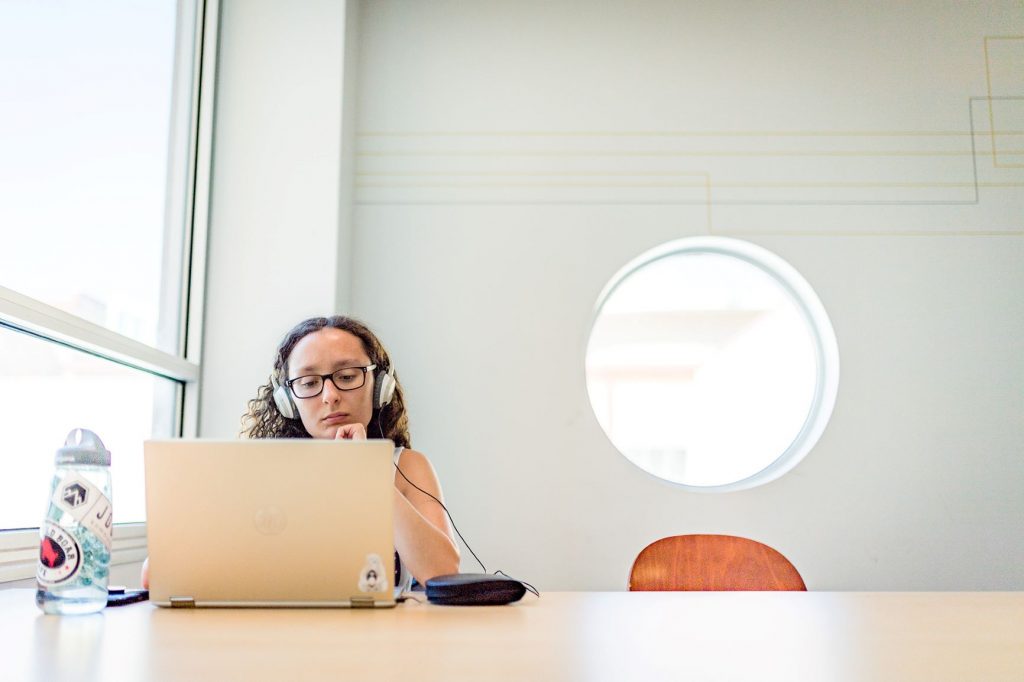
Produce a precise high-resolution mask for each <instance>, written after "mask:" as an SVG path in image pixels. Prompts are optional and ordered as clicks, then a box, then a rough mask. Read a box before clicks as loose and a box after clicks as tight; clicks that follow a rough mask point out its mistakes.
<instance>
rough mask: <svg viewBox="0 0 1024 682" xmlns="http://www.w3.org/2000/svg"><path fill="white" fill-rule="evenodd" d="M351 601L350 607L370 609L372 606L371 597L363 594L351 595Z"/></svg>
mask: <svg viewBox="0 0 1024 682" xmlns="http://www.w3.org/2000/svg"><path fill="white" fill-rule="evenodd" d="M349 601H350V602H352V608H354V609H372V608H373V597H370V596H367V595H365V594H361V595H357V596H353V597H352V598H351V599H349Z"/></svg>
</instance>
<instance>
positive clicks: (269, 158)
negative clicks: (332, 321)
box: [201, 0, 1024, 590]
mask: <svg viewBox="0 0 1024 682" xmlns="http://www.w3.org/2000/svg"><path fill="white" fill-rule="evenodd" d="M348 13H349V25H348V26H349V30H350V31H351V29H352V28H353V24H352V21H353V20H354V9H353V8H352V7H349V9H348ZM344 14H345V11H344V8H343V6H342V3H340V2H336V3H316V2H304V3H299V4H298V5H293V4H289V5H288V6H287V8H285V7H280V8H278V7H277V6H276V5H275V4H274V3H269V2H259V3H241V2H237V1H235V2H231V1H229V2H226V3H225V7H224V13H223V16H222V30H223V35H222V36H221V61H220V74H219V79H220V87H219V91H218V97H219V100H218V107H217V137H216V140H215V175H214V193H213V214H212V216H211V218H212V219H211V252H210V262H209V270H210V272H209V279H208V284H207V287H208V295H209V298H208V302H207V320H206V342H205V346H204V357H203V361H204V375H203V381H204V388H203V391H204V393H203V412H202V423H201V430H202V434H203V435H205V436H230V435H232V434H233V433H235V431H236V430H237V426H236V424H237V418H238V415H239V414H240V413H241V412H242V410H243V409H244V401H245V399H247V398H249V397H251V396H252V394H253V392H254V390H255V386H256V385H257V384H258V383H259V382H260V381H262V380H265V376H266V374H267V372H268V371H269V367H270V360H271V355H272V352H273V349H274V346H275V344H276V342H277V340H278V339H279V337H280V335H281V334H282V333H283V331H284V330H285V329H286V328H287V327H288V326H289V325H290V324H291V323H292V322H294V321H296V320H297V319H299V318H301V317H303V316H305V315H308V314H320V313H323V312H327V311H328V310H339V311H342V312H354V313H355V314H357V315H359V316H361V317H363V318H364V319H366V320H367V321H368V322H369V323H370V324H371V325H372V326H374V327H375V328H376V329H377V330H378V331H379V332H380V334H381V335H382V337H383V339H384V341H385V343H386V344H387V345H388V346H389V349H390V350H391V352H392V355H393V357H395V359H396V363H397V365H398V370H399V374H400V377H401V379H402V381H403V384H404V385H405V386H406V390H407V393H408V395H409V401H410V407H411V415H412V433H413V439H414V445H415V446H417V447H418V448H419V449H422V450H423V451H425V452H426V453H427V454H428V455H429V456H430V457H431V458H432V460H433V461H434V463H435V466H436V467H437V469H438V471H439V473H440V476H441V479H442V482H443V484H444V487H445V492H446V495H447V498H448V501H449V503H450V507H451V509H452V512H453V514H454V516H455V520H456V523H457V524H458V526H459V528H460V529H461V530H462V532H463V534H464V535H465V536H466V537H467V538H468V539H469V540H470V542H471V544H472V545H473V547H474V549H476V551H477V553H478V554H480V555H481V557H482V558H483V559H484V560H485V561H486V562H487V567H488V569H490V570H494V569H496V568H502V569H504V570H505V571H507V572H510V573H513V574H516V575H519V576H521V577H523V578H524V579H527V580H530V581H531V582H534V583H535V584H536V585H537V586H538V587H540V588H541V589H611V590H614V589H623V588H624V586H625V583H626V576H627V573H628V570H629V566H630V564H631V562H632V559H633V557H634V556H635V555H636V553H637V552H638V551H639V550H640V549H642V548H643V547H644V546H645V545H646V544H647V543H648V542H650V541H652V540H654V539H656V538H658V537H661V536H664V535H669V534H674V533H686V532H722V533H733V534H738V535H746V536H749V537H753V538H756V539H759V540H761V541H764V542H767V543H768V544H771V545H773V546H774V547H776V548H777V549H779V550H780V551H782V552H783V553H784V554H786V555H787V556H789V557H790V558H791V559H792V560H793V561H794V563H795V564H796V565H797V567H798V568H799V569H800V571H801V573H802V574H803V575H804V577H805V579H806V581H807V583H808V585H809V587H810V588H811V589H912V590H926V589H1024V569H1022V568H1021V566H1024V533H1022V531H1021V530H1020V529H1019V528H1018V523H1017V520H1018V519H1019V518H1021V517H1022V515H1024V496H1022V495H1021V494H1020V492H1019V491H1020V489H1021V484H1022V483H1024V457H1022V456H1021V455H1022V454H1024V453H1022V444H1024V353H1021V352H1020V350H1021V349H1020V343H1019V341H1018V339H1020V338H1021V336H1022V333H1024V302H1022V299H1021V296H1020V294H1019V292H1020V291H1024V265H1022V263H1024V239H1022V235H1024V229H1022V228H1024V225H1022V219H1021V216H1024V191H1022V187H1021V185H1022V183H1024V171H1022V170H1021V169H1020V168H1016V167H1014V166H1015V165H1017V164H1020V163H1022V162H1024V159H1022V158H1021V156H1019V155H1013V154H1012V152H1014V151H1016V150H1019V148H1020V139H1021V138H1020V137H1018V136H1014V135H998V136H996V139H995V140H992V136H991V135H990V134H989V128H988V124H989V111H988V102H987V101H984V100H978V99H975V100H973V101H972V100H971V98H978V97H983V96H986V95H987V93H988V91H989V88H990V87H991V88H992V95H993V96H1016V95H1020V96H1024V85H1022V84H1021V83H1020V82H1018V81H1017V80H1015V79H1017V78H1018V76H1019V72H1020V70H1019V69H1015V68H1012V67H1013V65H1014V64H1017V63H1018V62H1017V61H1015V60H1017V59H1018V58H1019V57H1018V55H1017V52H1016V49H1017V47H1018V45H1020V46H1024V40H1022V41H1017V42H1015V41H995V40H993V41H989V43H988V54H989V62H988V64H987V65H986V59H985V52H986V50H985V47H986V43H985V36H1012V35H1021V34H1022V33H1024V11H1021V9H1020V6H1019V4H1017V3H1013V2H987V3H984V4H977V5H966V4H964V3H939V2H917V3H901V4H899V5H898V6H894V5H892V4H891V3H874V4H865V3H852V2H851V3H793V2H790V3H772V4H770V5H766V4H762V3H738V2H733V3H730V2H723V3H714V4H711V5H708V4H707V3H697V2H692V3H691V2H669V1H668V0H665V1H654V0H650V1H648V2H644V3H619V4H616V5H608V4H596V3H582V2H581V3H574V2H558V3H538V2H532V3H531V2H511V1H508V0H501V1H498V0H494V1H491V2H474V3H459V2H443V1H441V0H434V1H432V2H430V3H418V2H390V1H387V0H374V2H370V3H363V4H362V5H361V6H360V11H359V14H360V16H359V17H358V21H359V23H358V42H359V46H358V59H355V58H354V56H353V54H352V50H353V44H352V43H353V41H352V39H351V36H350V38H349V40H348V46H347V48H346V46H345V45H344V43H345V39H344V21H343V18H344ZM346 52H347V54H348V56H347V57H346V58H345V59H344V62H345V65H344V66H343V65H342V63H341V61H338V60H339V59H340V56H339V55H342V54H343V53H346ZM353 65H355V66H356V67H357V68H356V74H355V76H354V80H355V82H356V85H357V90H356V92H357V95H356V97H354V98H352V97H349V98H347V99H346V101H345V106H344V111H343V110H342V109H340V108H339V107H338V106H337V105H338V102H337V97H338V96H339V95H340V94H341V93H342V89H343V88H345V87H349V88H351V87H352V83H353V78H352V74H351V71H350V72H349V78H348V80H347V81H346V80H345V79H343V78H342V74H343V72H344V71H345V66H347V67H348V68H349V69H350V70H351V67H352V66H353ZM1007 65H1009V66H1007ZM986 73H987V74H988V77H986ZM346 83H347V85H346ZM1014 102H1015V100H997V101H994V102H993V107H994V109H993V118H994V119H995V120H996V122H997V125H996V128H997V129H999V130H1011V131H1019V130H1022V129H1024V107H1019V108H1015V106H1016V105H1014ZM353 112H354V114H355V121H356V127H357V134H356V138H355V147H356V156H355V166H354V170H355V176H354V179H355V184H356V187H355V191H354V194H353V196H354V200H355V213H354V225H353V230H352V234H351V241H350V242H349V236H348V234H347V232H346V231H347V229H348V228H347V227H346V217H347V215H348V214H347V213H346V211H345V209H344V208H342V209H341V210H340V211H338V210H337V203H336V204H335V208H333V209H332V208H330V204H331V197H332V196H333V198H334V200H336V201H338V202H340V203H342V204H344V202H345V200H346V199H345V197H346V196H347V194H346V193H347V192H349V190H350V187H349V186H348V185H347V184H346V181H345V180H344V173H345V172H346V168H347V167H348V166H346V163H347V161H346V159H345V157H344V152H337V151H335V152H331V153H325V155H324V156H323V157H317V156H316V154H315V150H319V149H328V150H330V149H335V150H337V149H338V145H339V135H341V136H342V137H343V136H344V134H345V133H346V132H348V131H351V127H350V126H346V125H343V122H344V121H345V120H346V118H345V117H346V116H351V115H352V114H353ZM972 123H973V125H974V127H975V129H976V130H977V131H978V134H977V135H975V136H974V137H973V138H972V136H971V135H970V130H971V126H972ZM972 140H973V142H974V149H973V150H972ZM993 143H994V144H995V148H996V151H997V152H998V154H995V155H994V154H993V153H992V146H993ZM332 155H333V158H332ZM314 157H315V162H314ZM975 167H976V170H975ZM289 171H298V175H297V176H296V173H295V172H289ZM975 173H977V188H976V181H975ZM331 183H340V186H338V185H335V186H334V187H333V188H332V186H331ZM709 191H710V196H711V199H712V201H711V205H710V207H709V204H708V193H709ZM332 211H335V213H332ZM332 221H334V222H335V225H334V226H333V227H332V224H331V223H332ZM708 233H714V234H724V235H730V236H740V237H743V238H748V239H750V240H751V241H754V242H756V243H758V244H760V245H762V246H764V247H766V248H768V249H771V250H773V251H775V252H776V253H778V254H779V255H780V256H782V257H783V258H785V259H786V260H788V261H789V262H790V263H791V264H792V265H794V266H795V267H796V268H797V269H798V270H799V271H800V272H801V273H802V274H803V275H804V276H805V277H806V278H807V279H808V281H809V282H810V283H811V284H812V285H813V286H814V287H815V288H816V290H817V291H818V293H819V295H820V297H821V299H822V301H823V303H824V304H825V306H826V308H827V309H828V311H829V314H830V315H831V317H832V321H833V324H834V326H835V329H836V333H837V335H838V338H839V344H840V353H841V358H842V367H843V374H842V377H841V381H840V389H839V399H838V403H837V407H836V410H835V413H834V416H833V419H832V422H831V424H830V426H829V428H828V429H827V431H826V432H825V434H824V437H823V438H822V440H821V441H820V443H819V445H818V446H817V447H816V448H815V449H814V451H813V452H812V453H811V454H810V455H809V456H808V458H807V459H806V460H805V461H804V462H803V463H802V464H800V465H799V466H798V467H797V468H796V469H795V470H793V471H792V472H791V473H790V474H788V475H786V476H785V477H783V478H782V479H780V480H778V481H775V482H773V483H771V484H769V485H767V486H763V487H761V488H756V489H754V490H749V491H744V492H738V493H730V494H725V495H700V494H692V493H687V492H683V491H681V490H679V489H677V488H675V487H674V486H672V485H670V484H668V483H664V482H662V481H660V480H657V479H654V478H652V477H650V476H648V475H647V474H645V473H643V472H641V471H640V470H638V469H636V468H635V467H633V466H632V465H631V464H629V463H628V462H627V461H626V460H625V459H624V458H623V457H621V456H620V455H618V454H617V453H616V452H615V450H614V449H613V448H612V447H611V445H610V443H609V442H608V441H607V439H606V438H605V437H604V435H603V434H602V432H601V430H600V427H599V426H598V424H597V422H596V420H595V418H594V416H593V414H592V412H591V410H590V407H589V404H588V402H587V397H586V391H585V383H584V375H583V352H584V347H585V343H586V337H587V332H588V324H589V321H590V315H591V313H592V309H593V306H594V304H595V302H596V297H597V295H598V293H599V291H600V290H601V288H602V287H603V286H604V284H605V283H606V281H607V279H608V278H609V277H611V276H612V274H614V272H615V271H616V270H617V269H618V268H619V267H620V266H621V265H623V264H624V263H625V262H627V261H628V260H630V259H631V258H633V257H634V256H636V255H637V254H639V253H640V252H642V251H644V250H645V249H647V248H649V247H652V246H654V245H657V244H659V243H661V242H664V241H666V240H668V239H672V238H676V237H679V236H684V235H688V234H708ZM319 244H330V246H329V247H327V248H326V249H325V250H317V249H316V248H314V247H315V246H317V245H319ZM349 245H350V248H351V253H350V256H351V270H350V271H349V270H347V267H348V265H347V262H346V259H345V256H344V255H341V256H338V255H337V254H346V253H347V251H346V247H347V246H349ZM291 252H305V253H306V254H307V255H312V256H313V257H314V258H322V259H323V267H322V269H321V275H322V277H321V278H319V279H318V278H316V277H315V276H314V277H313V278H312V279H299V280H290V279H288V278H286V277H285V276H284V275H283V274H282V275H279V276H278V278H277V279H276V281H274V282H272V281H271V278H270V277H268V276H267V273H268V272H269V271H273V270H274V269H275V268H277V271H278V272H283V271H282V270H281V269H280V265H281V261H282V254H284V253H291ZM350 277H351V279H350ZM283 281H287V282H291V285H290V286H289V288H287V289H285V288H283V287H282V286H280V282H283ZM349 287H350V288H349ZM346 295H350V299H349V300H350V301H351V305H350V306H349V305H346V304H345V299H346ZM250 318H251V319H250ZM464 557H465V559H464V562H463V568H464V570H474V565H473V563H472V560H471V558H470V557H469V555H468V553H464Z"/></svg>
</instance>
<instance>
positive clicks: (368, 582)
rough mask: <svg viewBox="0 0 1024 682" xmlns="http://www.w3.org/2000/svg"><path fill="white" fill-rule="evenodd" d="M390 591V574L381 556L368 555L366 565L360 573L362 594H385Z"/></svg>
mask: <svg viewBox="0 0 1024 682" xmlns="http://www.w3.org/2000/svg"><path fill="white" fill-rule="evenodd" d="M387 589H388V574H387V572H386V571H385V570H384V562H383V561H381V559H380V555H379V554H367V555H366V563H365V564H363V569H362V570H361V571H360V572H359V591H360V592H384V591H385V590H387Z"/></svg>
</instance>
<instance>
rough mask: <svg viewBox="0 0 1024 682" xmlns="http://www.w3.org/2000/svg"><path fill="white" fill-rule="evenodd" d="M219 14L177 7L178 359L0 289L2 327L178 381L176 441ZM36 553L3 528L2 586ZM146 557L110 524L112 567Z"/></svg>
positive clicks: (193, 371)
mask: <svg viewBox="0 0 1024 682" xmlns="http://www.w3.org/2000/svg"><path fill="white" fill-rule="evenodd" d="M193 1H194V6H193ZM219 10H220V8H219V0H177V17H178V21H179V23H180V22H183V20H188V19H189V18H191V19H192V20H193V22H192V23H193V31H194V32H193V34H192V35H193V36H194V37H195V42H194V44H193V45H192V49H191V50H187V49H184V48H185V47H186V46H187V42H185V37H184V36H185V35H187V34H186V33H185V32H183V31H179V32H178V34H177V38H176V45H175V55H174V61H175V74H176V76H175V82H174V85H173V88H174V90H175V93H174V96H173V97H172V107H173V109H172V123H171V127H172V129H171V139H174V138H175V136H176V135H178V134H182V133H184V134H187V136H188V139H187V142H186V144H185V145H184V149H185V150H187V151H186V153H187V158H186V159H182V162H183V163H184V164H185V173H183V174H180V175H171V176H170V177H169V178H168V186H167V192H168V194H167V196H168V201H167V216H166V219H167V221H168V224H173V223H174V222H178V223H180V224H182V225H183V227H184V238H183V240H182V242H183V243H182V253H181V263H182V273H181V275H182V276H181V281H180V283H179V285H180V291H179V294H180V299H179V306H180V307H179V317H178V343H177V347H178V353H176V354H172V353H167V352H165V351H162V350H159V349H158V348H156V347H154V346H149V345H146V344H144V343H141V342H139V341H136V340H135V339H132V338H129V337H127V336H124V335H122V334H118V333H117V332H113V331H111V330H109V329H107V328H105V327H102V326H101V325H98V324H95V323H93V322H91V321H88V320H85V319H83V318H80V317H77V316H75V315H72V314H70V313H67V312H65V311H63V310H60V309H58V308H55V307H54V306H51V305H49V304H46V303H43V302H42V301H39V300H36V299H34V298H31V297H29V296H26V295H24V294H20V293H18V292H17V291H14V290H11V289H8V288H5V287H0V327H4V328H8V329H12V330H15V331H18V332H23V333H28V334H31V335H33V336H36V337H38V338H41V339H43V340H46V341H50V342H53V343H58V344H61V345H64V346H67V347H70V348H73V349H75V350H79V351H82V352H85V353H89V354H91V355H95V356H97V357H100V358H103V359H105V360H109V361H111V362H115V363H118V364H121V365H125V366H128V367H132V368H135V369H139V370H142V371H145V372H148V373H151V374H154V375H157V376H160V377H164V378H167V379H171V380H174V381H177V382H179V383H180V384H181V398H180V400H179V403H178V414H177V419H176V423H175V428H174V430H175V432H176V433H177V434H178V435H179V436H181V437H195V436H196V435H197V434H198V432H199V382H200V356H201V350H202V348H201V342H202V338H203V330H202V321H203V302H204V299H205V295H204V294H205V284H206V255H207V233H208V223H209V196H210V195H209V189H210V172H211V158H212V133H213V114H214V102H213V93H214V82H215V76H216V55H217V28H218V20H219ZM189 65H191V88H190V89H189V91H188V93H187V94H188V95H189V106H190V110H189V111H183V110H182V111H179V109H178V108H179V107H180V106H181V99H180V97H181V95H183V94H186V93H185V91H184V89H183V88H182V86H181V84H180V81H179V76H178V75H177V74H181V73H182V69H183V68H188V66H189ZM179 116H180V117H182V118H185V117H187V118H185V122H187V125H180V124H179V123H178V122H179V120H180V119H179V118H178V117H179ZM175 126H178V127H177V128H176V127H175ZM173 147H174V146H173V145H172V149H171V158H170V159H169V161H168V163H169V165H173V164H174V163H175V154H177V153H179V152H178V150H180V149H181V147H178V148H177V149H175V148H173ZM166 258H167V254H165V259H166ZM38 548H39V529H38V528H31V529H10V530H5V529H2V528H0V587H2V586H3V584H4V583H9V582H13V581H17V580H24V579H28V578H32V577H33V576H34V575H35V571H36V562H37V561H38V556H37V554H38V551H39V549H38ZM147 554H148V548H147V544H146V524H145V523H125V524H115V526H114V545H113V551H112V552H111V564H112V565H120V564H130V563H136V562H139V561H142V559H144V558H145V557H146V555H147Z"/></svg>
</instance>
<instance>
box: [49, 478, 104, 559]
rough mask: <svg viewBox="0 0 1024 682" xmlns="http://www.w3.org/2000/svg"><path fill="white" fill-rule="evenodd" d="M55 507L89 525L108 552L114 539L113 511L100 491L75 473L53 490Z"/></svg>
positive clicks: (84, 524) (87, 526)
mask: <svg viewBox="0 0 1024 682" xmlns="http://www.w3.org/2000/svg"><path fill="white" fill-rule="evenodd" d="M51 501H52V502H53V503H54V504H55V505H57V507H58V508H60V509H61V510H63V511H65V512H67V513H68V514H71V516H72V517H73V518H74V519H75V521H78V523H80V524H82V525H83V526H85V527H86V528H88V529H89V530H90V531H92V533H93V534H94V535H95V536H96V537H98V538H99V539H100V541H101V542H103V546H104V547H106V549H107V551H108V552H109V551H110V546H111V544H112V542H113V530H114V513H113V511H112V510H111V506H110V500H109V499H108V498H107V496H106V495H104V494H103V491H102V490H100V489H99V488H97V487H96V486H94V485H93V484H92V483H90V482H89V481H88V480H86V479H85V478H83V477H82V476H79V475H77V474H71V475H70V476H68V477H67V478H65V479H64V480H63V481H61V482H60V485H58V486H57V489H56V490H54V491H53V498H52V500H51Z"/></svg>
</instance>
